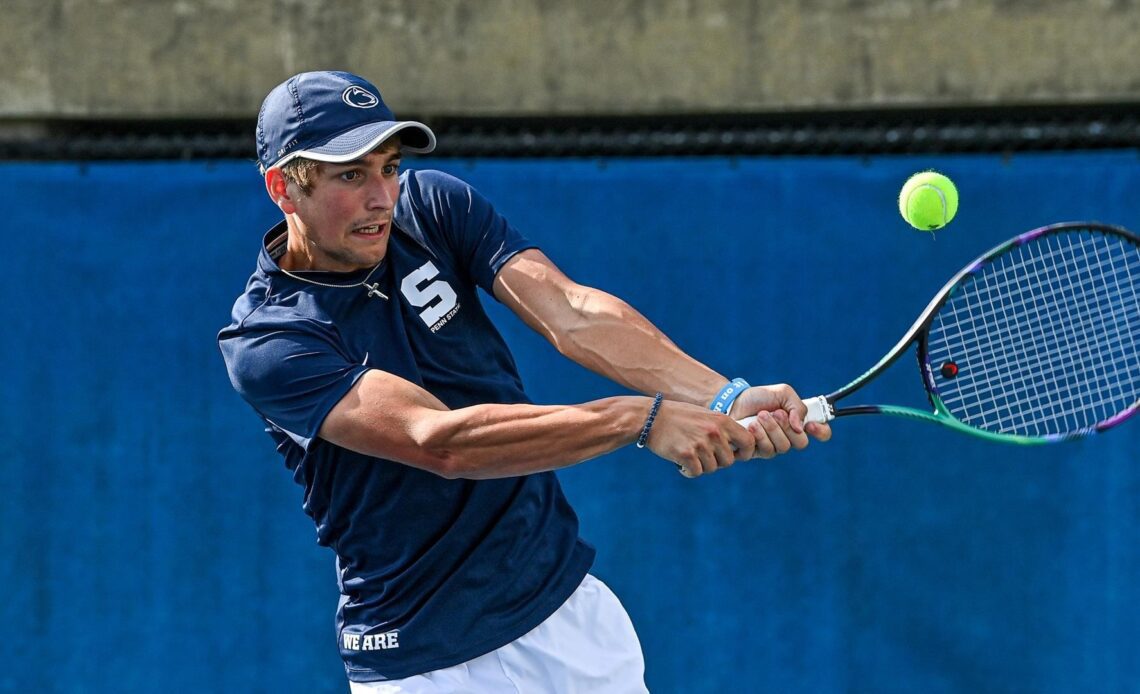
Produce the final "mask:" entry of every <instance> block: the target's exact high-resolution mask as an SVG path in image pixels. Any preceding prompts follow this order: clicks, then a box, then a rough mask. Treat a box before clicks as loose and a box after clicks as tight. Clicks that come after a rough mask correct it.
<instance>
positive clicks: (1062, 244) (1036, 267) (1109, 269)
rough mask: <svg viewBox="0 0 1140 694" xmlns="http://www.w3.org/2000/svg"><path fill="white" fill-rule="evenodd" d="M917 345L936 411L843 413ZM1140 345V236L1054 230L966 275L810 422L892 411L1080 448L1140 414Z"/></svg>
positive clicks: (1085, 225) (992, 254) (1066, 226)
mask: <svg viewBox="0 0 1140 694" xmlns="http://www.w3.org/2000/svg"><path fill="white" fill-rule="evenodd" d="M912 345H913V346H915V348H916V353H917V356H918V367H919V371H920V373H921V376H922V384H923V386H925V388H926V395H927V399H928V400H929V402H930V405H931V406H932V407H933V411H925V410H919V409H914V408H911V407H901V406H896V405H858V406H851V407H836V403H837V402H839V401H840V400H842V399H844V398H846V397H847V396H849V395H851V394H852V393H854V392H855V391H857V390H859V389H860V388H862V387H863V386H865V385H867V384H868V383H869V382H871V381H872V380H874V379H875V378H876V377H877V376H878V375H879V374H881V373H882V372H883V371H884V370H886V368H887V367H888V366H890V365H891V364H893V363H894V362H895V361H896V360H897V359H898V358H899V357H900V356H902V354H903V353H904V352H906V351H907V350H908V349H909V348H910V347H911V346H912ZM1138 348H1140V237H1137V236H1136V235H1134V234H1132V233H1131V232H1129V231H1127V230H1125V229H1121V228H1118V227H1113V226H1107V225H1104V224H1096V223H1089V222H1067V223H1063V224H1054V225H1051V226H1046V227H1042V228H1040V229H1035V230H1033V231H1030V232H1027V233H1024V234H1022V235H1020V236H1017V237H1015V238H1013V239H1010V240H1009V241H1006V242H1005V243H1003V244H1001V245H999V246H997V247H995V248H993V249H992V250H990V251H989V252H988V253H985V254H983V255H982V256H980V257H979V258H977V259H976V260H974V261H973V262H972V263H970V264H969V265H967V266H966V267H964V268H962V270H960V271H959V272H958V274H956V275H954V277H953V278H952V279H951V280H950V281H949V282H947V283H946V286H944V287H943V288H942V290H941V291H940V292H938V295H937V296H935V297H934V299H933V300H932V301H931V302H930V304H929V305H928V306H927V307H926V310H924V311H923V312H922V315H920V316H919V317H918V320H916V321H915V322H914V325H913V326H911V328H910V330H908V331H907V333H906V335H904V336H903V338H902V339H901V340H899V342H898V344H896V345H895V346H894V347H893V348H892V349H891V350H890V351H889V352H887V354H886V355H885V356H884V357H883V358H882V359H880V360H879V362H878V363H877V364H875V365H874V366H872V367H871V368H870V369H869V370H868V371H867V372H866V373H864V374H863V375H861V376H859V377H858V378H856V379H855V380H854V381H851V382H850V383H848V384H847V385H845V386H843V387H842V388H840V389H839V390H836V391H835V392H833V393H829V394H827V395H821V396H818V397H814V398H809V399H807V400H805V401H804V403H805V404H807V406H808V415H807V417H806V418H805V421H809V422H810V421H816V422H827V421H830V420H832V419H834V418H836V417H846V416H848V415H857V414H887V415H894V416H897V417H907V418H910V419H920V420H924V421H928V422H935V423H937V424H942V425H944V426H947V427H950V428H951V429H954V430H957V431H961V432H964V433H967V434H972V435H974V436H979V437H981V438H983V439H988V440H990V441H1001V442H1007V443H1017V444H1040V443H1054V442H1057V441H1065V440H1069V439H1076V438H1080V437H1083V436H1089V435H1091V434H1094V433H1097V432H1101V431H1104V430H1106V429H1109V428H1111V427H1114V426H1116V425H1118V424H1120V423H1121V422H1123V421H1124V420H1126V419H1128V418H1129V417H1130V416H1132V415H1133V414H1135V413H1136V411H1137V409H1140V349H1138ZM754 419H755V418H754V417H749V418H746V419H744V420H741V424H743V425H745V426H747V425H748V424H750V423H751V422H752V421H753V420H754Z"/></svg>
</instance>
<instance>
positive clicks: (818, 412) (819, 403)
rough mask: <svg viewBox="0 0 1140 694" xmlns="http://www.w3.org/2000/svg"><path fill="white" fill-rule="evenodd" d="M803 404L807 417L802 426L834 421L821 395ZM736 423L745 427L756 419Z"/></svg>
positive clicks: (829, 408)
mask: <svg viewBox="0 0 1140 694" xmlns="http://www.w3.org/2000/svg"><path fill="white" fill-rule="evenodd" d="M804 404H805V405H807V416H806V417H804V424H807V423H808V422H830V421H831V420H833V419H835V415H833V414H831V405H828V404H827V398H826V397H824V396H822V395H818V396H816V397H814V398H808V399H807V400H804ZM736 421H737V422H739V424H740V426H742V427H747V426H748V425H749V424H751V423H752V422H755V421H756V417H745V418H744V419H738V420H736Z"/></svg>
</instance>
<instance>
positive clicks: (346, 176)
mask: <svg viewBox="0 0 1140 694" xmlns="http://www.w3.org/2000/svg"><path fill="white" fill-rule="evenodd" d="M340 177H341V179H342V180H345V181H355V180H356V179H358V178H360V172H359V171H345V172H344V173H342V174H341V175H340Z"/></svg>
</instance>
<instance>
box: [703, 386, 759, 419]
mask: <svg viewBox="0 0 1140 694" xmlns="http://www.w3.org/2000/svg"><path fill="white" fill-rule="evenodd" d="M750 387H751V386H749V385H748V381H745V380H744V379H743V378H734V379H732V380H731V381H729V383H728V385H726V386H725V387H723V388H721V389H720V392H719V393H717V394H716V397H715V398H713V401H712V404H710V405H709V409H710V410H712V411H713V412H722V413H724V414H728V411H729V410H730V409H731V408H732V403H733V402H735V401H736V398H737V397H738V396H739V395H740V394H741V393H743V392H744V391H745V390H747V389H748V388H750Z"/></svg>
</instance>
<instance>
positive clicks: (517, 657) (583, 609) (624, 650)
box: [349, 574, 649, 694]
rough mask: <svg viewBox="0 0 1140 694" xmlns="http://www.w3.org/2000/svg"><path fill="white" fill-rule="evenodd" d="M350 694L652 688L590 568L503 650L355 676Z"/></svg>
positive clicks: (622, 617)
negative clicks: (381, 678)
mask: <svg viewBox="0 0 1140 694" xmlns="http://www.w3.org/2000/svg"><path fill="white" fill-rule="evenodd" d="M349 688H350V689H351V691H352V694H429V693H430V694H440V693H442V692H448V693H451V692H465V693H466V692H469V693H471V694H480V693H483V692H487V693H490V692H494V694H503V693H504V692H521V693H522V694H530V693H532V692H542V693H543V694H547V693H549V694H576V693H578V692H581V693H583V694H587V693H588V694H611V693H612V694H647V692H648V691H649V690H648V689H646V688H645V660H644V658H643V657H642V655H641V643H640V642H639V641H638V640H637V634H636V633H635V632H634V630H633V623H632V622H630V620H629V615H628V614H626V612H625V608H624V607H622V605H621V602H619V601H618V599H617V596H616V595H614V594H613V591H611V590H610V589H609V587H608V586H606V584H604V583H602V582H601V581H599V580H598V579H596V578H594V577H593V576H591V575H589V574H587V575H586V578H585V579H583V580H582V584H581V585H579V586H578V588H577V590H575V591H574V593H573V594H572V595H571V596H570V598H569V599H567V600H566V602H565V603H563V604H562V607H559V608H558V610H557V611H555V613H554V614H552V615H550V616H549V617H548V618H547V619H546V621H545V622H543V623H542V624H539V625H538V626H537V627H535V628H534V629H532V630H531V631H529V632H527V633H526V634H523V635H522V636H520V637H519V638H517V639H515V640H514V641H512V642H511V643H508V644H507V645H505V646H503V647H502V648H500V649H498V650H494V651H491V652H490V653H487V654H485V655H481V656H479V657H478V658H474V659H472V660H468V661H467V662H466V663H460V664H459V665H454V666H452V667H449V668H443V669H442V670H433V671H432V672H425V673H424V674H422V675H415V676H414V677H408V678H407V679H402V680H388V681H385V682H350V683H349Z"/></svg>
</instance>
